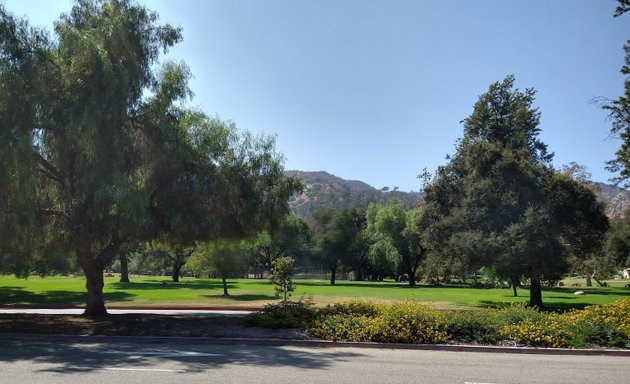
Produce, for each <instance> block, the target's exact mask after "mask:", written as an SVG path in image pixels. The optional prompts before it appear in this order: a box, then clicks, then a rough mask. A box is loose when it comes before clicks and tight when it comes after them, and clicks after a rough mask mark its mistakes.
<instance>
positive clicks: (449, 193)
mask: <svg viewBox="0 0 630 384" xmlns="http://www.w3.org/2000/svg"><path fill="white" fill-rule="evenodd" d="M534 93H535V92H534V90H533V89H527V90H525V91H520V90H519V89H515V88H514V77H513V76H508V77H507V78H506V79H505V80H504V81H502V82H497V83H494V84H492V85H491V86H490V88H489V89H488V91H487V92H486V93H484V94H483V95H481V96H480V97H479V100H478V101H477V103H476V104H475V106H474V109H473V113H472V114H471V116H470V117H468V118H467V119H465V120H464V136H463V137H462V139H461V140H460V141H459V143H458V146H457V151H456V153H455V155H454V156H453V157H452V158H451V159H450V162H449V163H448V164H447V165H445V166H443V167H440V168H439V169H438V171H437V173H436V176H435V178H434V180H433V181H432V182H431V183H430V184H429V185H428V186H427V187H426V188H425V201H426V204H427V205H428V207H427V209H429V210H430V211H431V212H432V213H433V215H434V216H435V217H438V218H439V220H436V222H435V224H434V225H433V226H434V228H433V230H432V231H429V233H433V234H434V235H435V236H434V237H433V238H432V239H431V240H432V242H433V244H432V250H433V252H435V253H438V254H440V253H442V254H444V255H445V257H462V258H464V259H465V260H467V262H469V263H471V265H487V266H491V267H493V268H494V269H495V270H496V271H497V272H498V273H499V274H500V275H503V276H505V277H507V278H516V277H518V276H520V275H524V276H527V277H528V278H529V279H530V282H531V283H530V305H532V306H538V307H542V305H543V302H542V291H541V281H542V280H543V279H548V280H551V279H555V278H557V277H558V275H559V274H560V273H562V272H565V271H566V268H567V266H568V264H567V263H568V261H567V260H568V258H569V257H570V256H579V257H587V256H588V255H589V254H590V253H592V252H593V250H595V249H596V248H597V247H598V246H599V244H600V243H601V239H602V237H603V233H604V232H605V230H606V228H607V219H606V216H605V215H604V213H603V207H602V205H601V204H600V203H598V202H597V201H596V199H595V195H594V194H593V192H592V191H591V190H590V189H588V188H587V187H586V186H585V185H584V184H583V183H579V182H576V181H575V180H573V179H572V178H571V177H569V176H567V175H565V174H562V173H560V172H557V171H555V170H554V169H553V168H552V166H551V164H550V162H551V159H552V156H553V155H552V154H550V153H548V152H547V147H546V145H545V144H544V143H543V142H542V141H541V140H540V139H539V138H538V134H539V132H540V128H539V127H538V124H539V120H540V113H539V112H538V110H537V109H536V108H534V107H533V101H534Z"/></svg>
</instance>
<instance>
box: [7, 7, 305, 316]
mask: <svg viewBox="0 0 630 384" xmlns="http://www.w3.org/2000/svg"><path fill="white" fill-rule="evenodd" d="M181 38H182V34H181V30H180V29H178V28H174V27H171V26H170V25H162V24H159V22H158V16H157V14H156V13H154V12H152V11H149V10H147V9H146V8H145V7H143V6H140V5H138V4H136V3H134V2H132V1H130V0H129V1H128V0H103V1H98V0H79V1H77V3H76V5H75V6H74V7H73V8H72V10H71V11H70V12H68V13H66V14H64V15H62V16H61V17H60V18H59V20H58V21H57V22H56V23H55V28H54V36H51V35H50V34H49V33H48V32H47V31H45V30H43V29H38V28H33V27H31V26H29V24H28V22H27V21H25V20H21V19H19V18H16V17H15V16H13V15H12V14H11V13H10V12H9V11H7V9H6V8H5V6H4V5H3V4H0V84H1V86H0V254H1V255H2V260H5V261H6V262H7V263H11V265H12V266H13V267H14V268H15V270H16V272H18V273H21V274H25V273H27V270H26V269H27V268H26V267H25V266H27V263H25V262H24V261H25V260H27V259H28V258H30V257H31V256H33V255H44V256H45V255H53V254H58V253H60V252H67V253H72V254H73V255H74V256H75V257H76V259H77V261H78V263H79V265H80V266H81V268H82V269H83V271H84V273H85V276H86V286H87V302H86V308H85V313H86V314H87V315H101V314H106V308H105V304H104V300H103V267H104V266H105V265H108V264H109V263H110V262H111V261H112V259H113V258H114V257H115V255H116V254H117V252H118V250H119V249H120V247H121V246H123V245H124V244H126V243H128V242H130V241H133V240H143V241H147V240H152V239H158V240H160V241H165V242H169V243H175V244H192V243H193V242H194V241H196V240H200V239H212V238H217V237H242V236H249V235H251V234H252V233H255V232H258V231H260V230H262V229H263V228H264V226H265V225H266V224H267V223H268V222H269V221H274V220H276V219H278V218H279V217H281V216H283V215H284V214H286V212H287V199H288V197H290V196H291V194H292V193H293V192H294V190H295V185H296V184H295V181H293V180H292V179H287V178H285V177H284V176H283V169H282V162H281V157H280V156H279V155H277V154H276V153H275V151H274V143H273V140H271V139H265V138H260V139H258V138H253V137H251V135H242V136H241V135H239V134H238V133H237V132H236V129H235V127H234V126H233V124H229V123H225V122H222V121H219V120H217V119H213V118H209V117H207V116H206V115H204V114H203V113H202V112H200V111H196V110H191V109H188V108H186V107H185V101H186V99H187V98H188V97H189V96H191V92H190V90H189V89H188V87H187V80H188V78H189V77H190V73H189V70H188V69H187V67H186V66H185V65H184V64H183V63H178V62H166V63H165V64H163V65H161V66H158V64H159V63H158V59H159V56H160V53H161V52H162V51H166V50H167V49H168V48H169V47H171V46H173V45H174V44H175V43H177V42H179V41H180V40H181Z"/></svg>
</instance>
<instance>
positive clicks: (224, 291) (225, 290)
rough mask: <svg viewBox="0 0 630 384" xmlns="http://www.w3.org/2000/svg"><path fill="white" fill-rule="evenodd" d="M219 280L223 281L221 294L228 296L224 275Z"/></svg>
mask: <svg viewBox="0 0 630 384" xmlns="http://www.w3.org/2000/svg"><path fill="white" fill-rule="evenodd" d="M221 282H222V283H223V296H230V294H229V293H228V287H227V281H225V277H221Z"/></svg>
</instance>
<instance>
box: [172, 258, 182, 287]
mask: <svg viewBox="0 0 630 384" xmlns="http://www.w3.org/2000/svg"><path fill="white" fill-rule="evenodd" d="M181 269H182V266H181V265H180V264H179V263H178V262H175V263H174V264H173V273H172V274H171V278H172V279H173V282H174V283H179V271H180V270H181Z"/></svg>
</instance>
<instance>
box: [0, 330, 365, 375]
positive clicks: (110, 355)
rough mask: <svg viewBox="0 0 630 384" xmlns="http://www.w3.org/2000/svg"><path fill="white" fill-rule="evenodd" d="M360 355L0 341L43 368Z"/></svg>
mask: <svg viewBox="0 0 630 384" xmlns="http://www.w3.org/2000/svg"><path fill="white" fill-rule="evenodd" d="M182 351H183V352H182ZM360 357H363V355H362V354H359V353H355V352H347V351H328V350H316V349H295V348H290V349H287V348H284V347H282V346H278V345H261V346H256V345H201V344H195V343H193V344H179V343H177V342H174V341H171V342H169V343H149V342H145V343H142V344H134V343H130V342H125V341H108V342H107V343H95V342H94V341H74V342H72V341H60V340H55V339H54V338H50V339H47V338H43V339H41V340H37V341H35V340H19V339H5V340H2V343H1V344H0V360H2V361H3V362H5V363H11V362H16V363H19V362H35V363H37V364H38V366H39V370H38V372H54V373H60V374H65V375H70V374H79V375H80V374H85V373H88V372H92V371H95V370H100V369H116V368H119V369H133V368H134V367H137V368H138V369H143V368H147V367H150V366H156V365H157V364H159V363H161V362H165V363H167V364H168V366H169V368H171V367H172V368H175V369H176V370H178V373H181V374H185V373H191V372H205V371H211V370H215V369H219V368H221V367H224V366H228V365H230V366H234V365H236V366H250V367H265V368H267V367H298V368H302V369H326V368H330V367H332V366H333V365H334V364H335V363H336V362H342V361H352V360H356V359H357V358H360ZM182 378H183V376H182Z"/></svg>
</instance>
